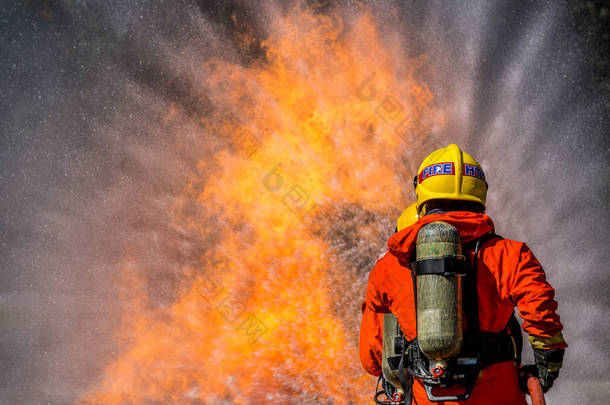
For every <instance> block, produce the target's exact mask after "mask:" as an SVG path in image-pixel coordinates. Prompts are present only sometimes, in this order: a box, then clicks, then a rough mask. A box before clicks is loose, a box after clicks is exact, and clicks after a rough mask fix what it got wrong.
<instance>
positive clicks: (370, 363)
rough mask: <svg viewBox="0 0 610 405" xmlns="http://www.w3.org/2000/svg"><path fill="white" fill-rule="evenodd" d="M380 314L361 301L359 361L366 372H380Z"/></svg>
mask: <svg viewBox="0 0 610 405" xmlns="http://www.w3.org/2000/svg"><path fill="white" fill-rule="evenodd" d="M382 316H383V315H382V314H379V313H376V312H373V311H372V310H371V308H369V307H368V306H367V305H366V301H364V302H363V303H362V325H361V326H360V362H361V363H362V367H364V369H365V370H366V372H367V373H369V374H372V375H374V376H379V374H381V360H382V357H381V350H382V344H383V335H382V334H383V324H382V322H383V318H382Z"/></svg>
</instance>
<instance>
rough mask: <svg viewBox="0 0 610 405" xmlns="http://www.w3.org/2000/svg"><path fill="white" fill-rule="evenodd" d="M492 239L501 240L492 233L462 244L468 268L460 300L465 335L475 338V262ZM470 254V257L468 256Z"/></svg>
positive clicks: (477, 313)
mask: <svg viewBox="0 0 610 405" xmlns="http://www.w3.org/2000/svg"><path fill="white" fill-rule="evenodd" d="M493 238H501V237H500V236H498V235H496V234H494V233H493V232H489V233H486V234H485V235H483V236H480V237H478V238H477V239H474V240H471V241H469V242H468V243H464V244H463V245H462V248H463V250H464V252H463V253H464V254H465V255H466V254H467V255H468V256H467V257H468V258H469V261H470V266H469V268H468V274H467V277H465V280H464V281H465V282H464V285H463V286H462V288H463V289H462V291H463V295H462V300H463V306H464V315H465V316H466V325H467V328H468V330H467V334H469V335H471V336H476V335H478V334H479V333H478V332H479V330H480V329H479V299H478V296H479V295H478V293H477V261H478V259H479V251H480V249H481V247H482V246H483V245H484V244H485V243H487V241H489V240H491V239H493ZM470 252H472V255H470Z"/></svg>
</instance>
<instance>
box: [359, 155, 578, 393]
mask: <svg viewBox="0 0 610 405" xmlns="http://www.w3.org/2000/svg"><path fill="white" fill-rule="evenodd" d="M414 185H415V194H416V200H417V201H416V206H415V208H416V209H415V211H416V214H415V215H416V216H418V217H419V219H417V218H416V217H412V216H411V218H412V220H411V221H408V222H414V223H413V224H411V225H410V226H407V227H406V228H404V229H402V230H401V229H397V231H398V232H397V233H395V234H394V235H393V236H392V237H390V239H389V240H388V251H387V252H386V254H384V255H382V256H381V257H380V259H379V260H378V261H377V264H376V265H375V267H374V268H373V269H372V270H371V272H370V274H369V281H368V286H367V290H366V296H365V300H364V302H363V304H362V326H361V330H360V359H361V362H362V365H363V367H364V369H365V370H366V371H367V372H368V373H369V374H372V375H375V376H379V375H380V374H381V373H382V361H383V354H382V347H383V327H382V325H381V324H380V323H382V322H383V318H382V317H381V316H380V314H382V313H390V312H391V313H392V314H393V315H394V316H395V317H396V318H397V320H398V323H399V325H400V330H401V332H402V334H403V335H404V339H405V341H406V342H407V343H405V345H408V344H411V343H412V342H416V341H417V339H416V338H417V322H416V319H417V318H416V300H415V292H416V287H414V286H415V285H416V284H415V283H414V282H412V280H413V279H412V273H411V272H412V270H411V268H412V267H411V266H410V263H413V262H414V260H415V245H416V240H417V234H418V231H419V230H420V229H421V228H422V227H424V226H425V225H427V224H430V223H432V222H435V221H443V222H445V223H449V224H451V225H453V226H454V227H455V228H457V230H458V231H459V238H460V241H461V243H462V245H463V249H464V250H463V255H464V257H465V258H466V260H468V261H470V263H471V267H472V268H475V269H476V277H475V278H471V279H472V280H474V281H473V285H472V287H471V288H470V290H465V291H464V302H465V303H466V302H470V303H471V305H469V308H470V313H468V311H466V313H465V314H464V315H465V316H464V319H463V321H462V323H463V324H464V331H465V332H464V333H465V335H469V336H476V337H477V339H478V340H476V342H477V345H476V346H473V345H472V344H471V345H470V346H471V347H468V345H469V343H468V342H467V339H464V348H463V349H462V350H463V351H470V352H472V351H476V353H477V354H478V355H479V358H480V361H481V363H482V364H480V368H479V369H477V373H476V377H474V380H473V387H474V388H473V389H472V392H471V394H470V396H469V398H468V399H467V400H455V401H451V400H449V401H444V402H442V403H443V404H446V405H450V404H468V405H477V404H490V403H493V404H507V405H509V404H510V405H515V404H524V405H525V404H526V402H525V396H524V393H523V392H524V391H527V388H525V387H524V384H521V385H520V381H519V362H520V348H519V349H518V348H517V346H518V344H516V342H517V341H520V339H521V335H520V331H516V332H515V328H514V327H513V328H511V327H510V326H511V324H512V325H513V326H514V325H515V318H514V308H515V306H516V307H517V308H518V310H519V313H520V315H521V318H522V319H523V324H522V328H523V330H524V331H525V332H526V333H527V334H528V335H529V337H528V340H529V342H530V344H531V345H532V348H533V350H534V359H535V363H536V364H535V366H526V367H525V368H524V369H525V370H527V371H532V370H535V372H536V374H537V376H538V379H539V381H540V384H541V386H542V388H543V390H544V391H545V392H546V391H548V389H550V388H551V386H552V385H553V382H554V380H555V379H556V378H557V376H558V374H559V369H560V368H561V366H562V361H563V353H564V349H565V348H566V347H567V344H566V343H565V341H564V339H563V335H562V329H563V326H562V324H561V323H560V321H559V315H557V313H556V309H557V303H556V301H555V300H554V294H555V292H554V290H553V288H552V287H551V286H550V285H549V283H548V282H547V280H546V276H545V273H544V271H543V269H542V267H541V265H540V263H539V262H538V260H537V259H536V258H535V257H534V255H533V253H532V252H531V250H530V249H529V248H528V246H527V245H526V244H525V243H523V242H517V241H514V240H509V239H504V238H502V237H500V236H498V235H496V234H495V228H494V224H493V222H492V220H491V218H490V217H489V216H487V215H486V214H485V200H486V196H487V183H486V181H485V175H484V173H483V170H482V168H481V166H480V164H479V163H478V162H477V161H476V160H475V159H474V158H473V157H472V156H470V155H469V154H467V153H465V152H462V151H461V150H460V149H459V147H458V146H457V145H454V144H452V145H449V146H448V147H446V148H443V149H439V150H437V151H435V152H433V153H432V154H430V155H429V156H428V157H427V158H426V159H425V160H424V161H423V163H422V164H421V165H420V168H419V170H418V174H417V176H416V177H415V179H414ZM403 223H404V222H403ZM397 228H398V227H397ZM475 245H476V246H477V247H476V249H474V248H473V246H475ZM419 293H424V292H418V294H419ZM464 305H466V304H464ZM473 308H474V309H473ZM517 329H518V328H517ZM483 335H484V336H485V337H486V338H485V339H481V336H483ZM517 335H518V336H517ZM506 342H509V343H510V342H512V344H506ZM507 348H508V349H507ZM406 361H407V363H408V362H409V361H411V362H413V361H415V360H413V359H410V358H408V359H407V360H406ZM406 366H407V364H405V367H406ZM411 366H413V364H411ZM409 381H410V387H409V391H411V392H409V393H406V394H408V398H407V400H406V402H407V403H414V404H420V405H421V404H433V403H435V402H431V401H430V399H429V395H428V394H427V392H426V387H425V385H424V381H423V380H422V379H421V378H413V377H411V376H409ZM520 387H521V388H520ZM439 392H440V393H439ZM437 393H438V395H440V396H443V395H449V394H455V393H456V388H454V387H449V388H442V387H441V388H438V389H437ZM447 393H448V394H447ZM410 398H412V401H413V402H411V399H410Z"/></svg>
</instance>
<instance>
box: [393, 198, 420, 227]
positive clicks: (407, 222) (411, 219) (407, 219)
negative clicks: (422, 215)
mask: <svg viewBox="0 0 610 405" xmlns="http://www.w3.org/2000/svg"><path fill="white" fill-rule="evenodd" d="M418 219H419V216H418V215H417V203H413V204H411V205H409V206H408V207H407V209H405V210H404V211H403V212H402V214H400V217H399V218H398V221H397V222H396V231H397V232H399V231H402V230H403V229H405V228H406V227H408V226H411V225H413V224H414V223H416V222H417V220H418Z"/></svg>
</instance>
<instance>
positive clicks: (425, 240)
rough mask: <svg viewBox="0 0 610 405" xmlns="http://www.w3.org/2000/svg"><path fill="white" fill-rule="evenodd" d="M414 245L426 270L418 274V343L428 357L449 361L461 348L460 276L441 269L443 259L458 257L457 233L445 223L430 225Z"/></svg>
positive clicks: (458, 240) (418, 234)
mask: <svg viewBox="0 0 610 405" xmlns="http://www.w3.org/2000/svg"><path fill="white" fill-rule="evenodd" d="M416 243H417V245H416V260H417V262H418V264H419V265H421V266H420V268H424V267H425V268H426V269H427V272H426V273H427V274H418V275H417V340H418V343H419V347H420V349H421V351H422V352H423V353H424V354H425V355H426V356H427V357H428V358H430V359H434V360H443V359H448V358H451V357H454V356H456V355H457V354H458V353H459V352H460V350H461V349H462V342H463V332H462V285H461V279H462V277H461V276H460V275H458V274H455V273H451V272H445V271H443V269H442V266H444V264H443V263H444V258H447V257H449V258H451V257H461V254H462V245H461V243H460V234H459V232H458V230H457V229H456V228H455V227H454V226H453V225H451V224H449V223H447V222H443V221H436V222H431V223H429V224H427V225H425V226H423V227H422V228H421V229H420V230H419V232H418V233H417V241H416ZM426 260H427V261H428V262H427V263H422V262H423V261H426ZM423 264H426V266H423ZM439 266H440V267H439ZM435 267H439V268H438V269H436V270H438V271H434V270H431V269H434V268H435Z"/></svg>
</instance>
